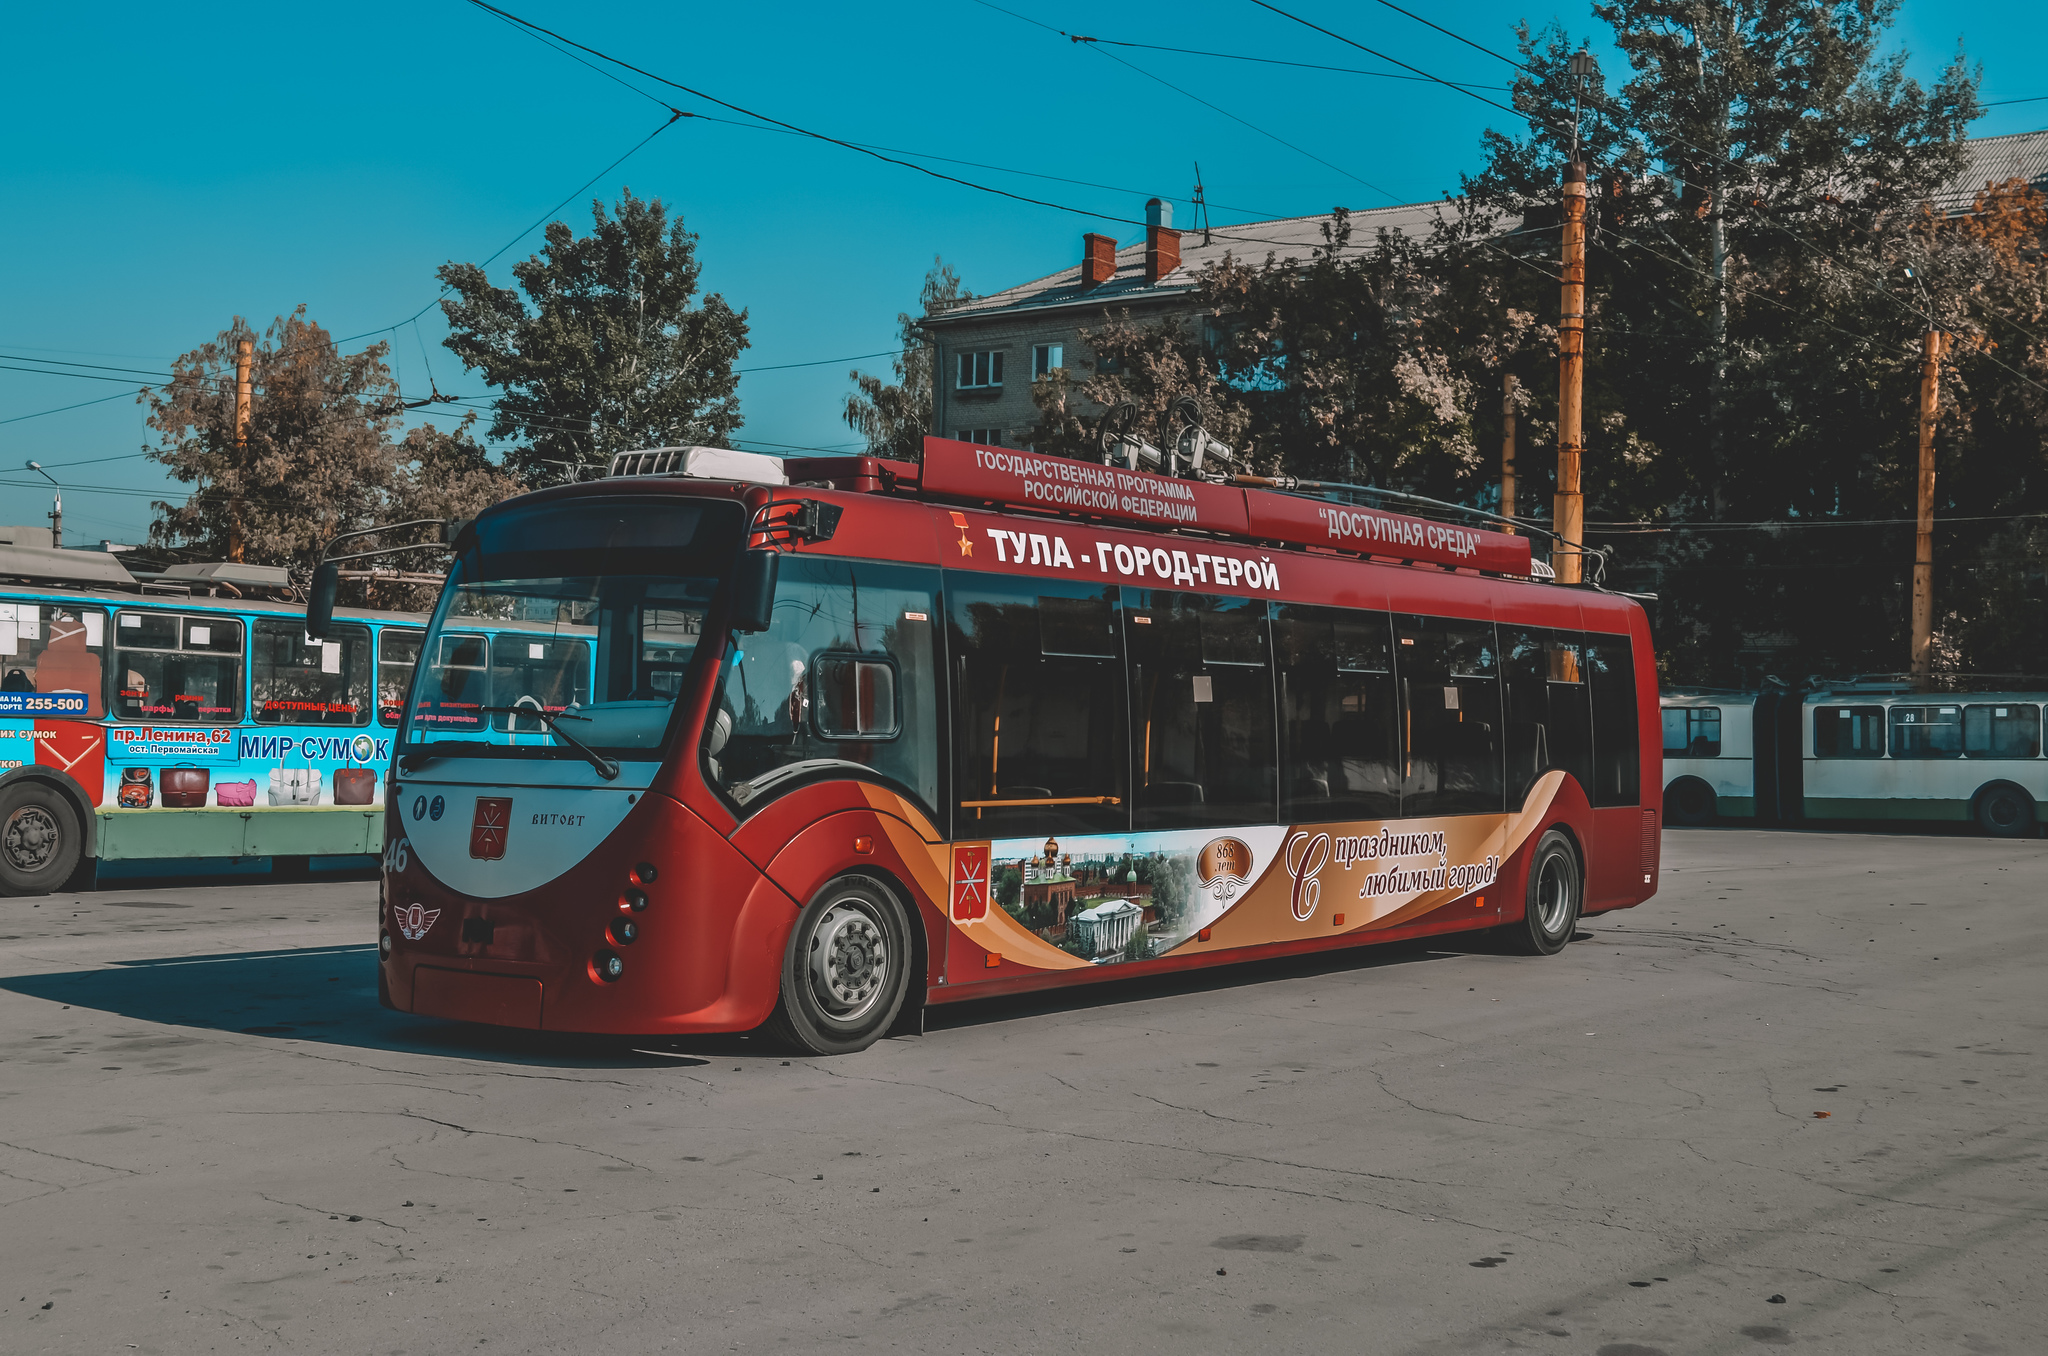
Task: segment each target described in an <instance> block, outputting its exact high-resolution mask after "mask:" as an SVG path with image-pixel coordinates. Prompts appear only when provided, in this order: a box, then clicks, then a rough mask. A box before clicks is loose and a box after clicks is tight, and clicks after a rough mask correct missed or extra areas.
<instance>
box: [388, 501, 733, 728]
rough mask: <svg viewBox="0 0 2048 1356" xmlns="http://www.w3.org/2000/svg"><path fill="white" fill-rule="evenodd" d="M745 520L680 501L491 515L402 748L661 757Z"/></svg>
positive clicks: (727, 509)
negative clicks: (708, 614)
mask: <svg viewBox="0 0 2048 1356" xmlns="http://www.w3.org/2000/svg"><path fill="white" fill-rule="evenodd" d="M743 525H744V518H743V512H742V510H741V508H740V506H739V505H738V504H733V503H719V502H707V501H704V500H693V499H680V498H678V499H675V500H669V501H666V502H660V501H657V502H652V503H650V502H648V501H646V500H638V501H623V500H576V501H572V502H569V503H563V504H547V503H541V504H533V505H528V506H524V507H521V508H518V509H515V510H509V511H506V512H503V513H497V514H486V515H485V516H484V517H483V518H482V519H480V520H479V521H478V523H477V526H476V530H475V535H474V538H473V540H471V541H469V542H468V543H467V544H466V547H465V549H463V550H462V551H461V552H460V553H459V554H458V557H457V559H456V561H455V563H454V567H453V569H452V570H451V571H450V574H449V577H448V584H447V587H446V588H445V589H444V590H443V592H442V595H441V602H440V606H439V607H438V608H437V609H436V611H435V613H434V619H433V622H432V623H431V624H430V626H429V627H428V630H427V634H426V637H425V640H424V642H423V643H422V647H421V651H420V660H419V666H418V668H417V670H416V676H415V678H414V680H413V686H412V691H411V694H410V696H409V698H408V700H407V703H406V717H405V727H404V729H403V730H402V731H401V732H400V737H399V752H400V755H401V756H406V755H412V756H419V755H443V756H452V755H460V756H464V757H476V756H483V757H539V758H571V759H581V758H583V757H584V756H585V755H584V754H583V753H580V752H578V751H577V749H576V748H575V745H577V744H581V745H584V746H587V747H588V748H590V749H594V750H597V751H599V752H601V753H603V754H605V755H607V756H609V757H612V758H622V759H642V760H653V759H658V758H659V757H660V756H661V750H662V746H663V744H664V743H665V742H666V735H667V731H668V725H669V719H670V716H671V715H672V714H673V711H674V706H675V699H676V697H677V695H678V694H679V693H680V692H681V691H682V690H683V688H684V686H685V683H686V681H687V678H688V674H689V672H690V669H691V665H692V664H693V662H694V661H695V659H696V655H697V648H698V641H699V640H700V639H701V638H702V635H703V628H704V618H705V614H706V612H707V610H708V609H709V607H710V604H711V599H712V596H713V594H714V593H715V592H716V591H717V588H718V584H719V580H720V578H721V576H722V575H723V574H724V573H725V572H726V570H727V569H728V568H729V567H730V565H731V563H732V561H733V559H734V557H735V554H736V552H737V551H738V548H739V542H740V536H741V530H742V527H743ZM524 710H531V711H533V712H534V714H533V715H523V714H521V712H522V711H524ZM543 712H545V713H546V714H547V716H548V717H550V718H549V719H544V718H543V716H542V714H541V713H543ZM557 730H560V731H561V732H562V734H566V735H567V736H568V738H563V737H561V736H560V735H558V734H557V733H556V731H557Z"/></svg>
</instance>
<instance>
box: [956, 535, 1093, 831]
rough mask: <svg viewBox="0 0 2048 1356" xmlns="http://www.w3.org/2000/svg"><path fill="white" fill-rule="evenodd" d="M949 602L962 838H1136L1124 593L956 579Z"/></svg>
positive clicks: (977, 577)
mask: <svg viewBox="0 0 2048 1356" xmlns="http://www.w3.org/2000/svg"><path fill="white" fill-rule="evenodd" d="M947 593H948V599H947V614H946V620H947V626H948V628H949V631H948V635H949V637H950V639H949V645H950V649H951V653H952V656H953V660H952V664H953V668H952V675H951V676H952V680H953V707H954V729H955V732H956V733H955V739H954V745H953V747H954V761H953V767H954V786H955V788H956V790H955V792H954V794H955V796H956V797H957V798H958V808H957V811H956V813H955V817H954V833H955V835H956V836H957V837H961V838H1009V837H1035V836H1037V835H1039V834H1045V833H1085V832H1105V833H1107V832H1121V831H1123V830H1126V829H1128V828H1129V827H1130V784H1129V777H1130V760H1131V749H1130V740H1129V738H1128V736H1127V735H1126V733H1125V730H1126V720H1127V709H1128V708H1127V702H1128V694H1127V691H1126V684H1125V681H1124V665H1123V643H1122V637H1121V634H1120V629H1119V626H1118V618H1117V591H1116V589H1115V588H1114V587H1109V588H1094V589H1091V588H1088V587H1087V586H1085V585H1080V584H1073V585H1061V584H1052V583H1048V582H1044V581H1029V582H1024V581H1017V582H1012V581H1009V580H1003V579H995V578H991V577H989V576H987V575H970V574H949V575H948V576H947Z"/></svg>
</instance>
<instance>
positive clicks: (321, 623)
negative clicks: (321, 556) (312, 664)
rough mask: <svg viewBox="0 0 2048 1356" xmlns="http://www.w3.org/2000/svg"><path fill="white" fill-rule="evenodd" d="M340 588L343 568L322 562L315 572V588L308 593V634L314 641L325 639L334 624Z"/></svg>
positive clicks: (326, 561) (328, 562) (331, 562)
mask: <svg viewBox="0 0 2048 1356" xmlns="http://www.w3.org/2000/svg"><path fill="white" fill-rule="evenodd" d="M340 588H341V567H340V566H339V565H337V564H335V563H334V562H333V561H331V560H323V561H321V562H320V564H319V567H318V568H316V569H315V570H314V571H313V586H312V587H311V588H310V589H308V590H307V591H306V634H307V635H309V636H311V637H313V639H315V640H322V639H325V638H326V635H327V631H328V628H329V627H330V626H332V625H333V624H334V595H335V593H336V592H337V591H338V590H339V589H340Z"/></svg>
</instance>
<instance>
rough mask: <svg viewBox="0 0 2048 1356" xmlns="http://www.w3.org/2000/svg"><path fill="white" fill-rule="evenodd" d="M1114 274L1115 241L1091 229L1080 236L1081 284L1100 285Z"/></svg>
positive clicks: (1088, 285) (1087, 285)
mask: <svg viewBox="0 0 2048 1356" xmlns="http://www.w3.org/2000/svg"><path fill="white" fill-rule="evenodd" d="M1115 276H1116V241H1115V240H1114V239H1112V238H1111V237H1109V236H1106V235H1096V234H1095V233H1094V232H1093V231H1090V232H1089V233H1088V234H1086V235H1084V236H1082V237H1081V286H1083V287H1100V286H1102V284H1104V283H1106V282H1108V281H1109V280H1110V279H1111V278H1114V277H1115Z"/></svg>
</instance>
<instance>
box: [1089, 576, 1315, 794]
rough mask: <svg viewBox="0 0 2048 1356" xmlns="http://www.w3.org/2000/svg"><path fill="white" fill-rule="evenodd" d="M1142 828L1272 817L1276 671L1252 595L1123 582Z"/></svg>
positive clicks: (1260, 603)
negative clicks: (1174, 590) (1144, 586)
mask: <svg viewBox="0 0 2048 1356" xmlns="http://www.w3.org/2000/svg"><path fill="white" fill-rule="evenodd" d="M1123 604H1124V625H1125V628H1126V629H1125V632H1124V637H1125V643H1126V645H1127V646H1128V647H1129V653H1130V675H1131V677H1130V683H1131V729H1132V733H1133V734H1134V735H1135V736H1136V738H1135V740H1134V741H1133V743H1134V745H1135V747H1134V749H1133V751H1132V761H1133V763H1134V764H1135V766H1134V768H1133V771H1134V773H1135V780H1136V782H1137V794H1136V804H1135V806H1134V808H1133V814H1134V817H1135V823H1134V824H1133V827H1134V828H1136V829H1138V830H1140V831H1146V830H1154V829H1193V828H1209V827H1213V826H1217V825H1223V824H1262V823H1270V822H1272V820H1273V817H1274V815H1275V813H1276V812H1277V807H1276V804H1275V790H1276V788H1275V766H1274V759H1273V668H1272V664H1271V662H1270V655H1269V653H1268V650H1267V646H1266V604H1265V602H1264V600H1262V599H1257V598H1229V597H1217V596H1215V595H1213V594H1203V593H1172V592H1168V591H1167V590H1164V589H1138V588H1126V589H1125V590H1124V596H1123Z"/></svg>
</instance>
